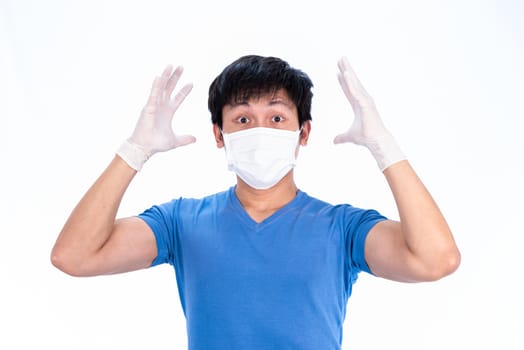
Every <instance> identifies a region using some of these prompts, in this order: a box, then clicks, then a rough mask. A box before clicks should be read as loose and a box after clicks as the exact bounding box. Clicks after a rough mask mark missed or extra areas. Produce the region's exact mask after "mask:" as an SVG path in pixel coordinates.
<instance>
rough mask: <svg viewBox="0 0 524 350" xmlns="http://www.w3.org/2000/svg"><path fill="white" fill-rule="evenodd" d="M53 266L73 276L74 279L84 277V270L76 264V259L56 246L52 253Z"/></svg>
mask: <svg viewBox="0 0 524 350" xmlns="http://www.w3.org/2000/svg"><path fill="white" fill-rule="evenodd" d="M51 264H52V265H53V266H54V267H56V268H57V269H58V270H60V271H62V272H64V273H66V274H68V275H70V276H73V277H84V276H86V275H85V274H84V273H82V269H81V268H80V266H79V264H78V263H76V262H75V259H73V258H72V257H70V256H68V254H67V253H66V252H64V251H62V250H61V249H58V248H57V247H56V246H55V247H54V248H53V250H52V251H51Z"/></svg>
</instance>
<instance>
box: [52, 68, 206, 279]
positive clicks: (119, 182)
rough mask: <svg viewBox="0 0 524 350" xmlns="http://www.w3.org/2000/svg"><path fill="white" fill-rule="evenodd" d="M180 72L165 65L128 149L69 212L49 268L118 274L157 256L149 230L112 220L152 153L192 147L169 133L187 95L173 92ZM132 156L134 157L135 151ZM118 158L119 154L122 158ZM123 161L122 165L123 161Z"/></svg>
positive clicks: (188, 138) (186, 91)
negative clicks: (175, 114)
mask: <svg viewBox="0 0 524 350" xmlns="http://www.w3.org/2000/svg"><path fill="white" fill-rule="evenodd" d="M182 72H183V68H182V67H181V66H179V67H177V68H176V69H175V70H174V71H173V67H172V66H171V65H167V66H166V68H165V69H164V71H163V73H162V74H161V75H160V76H157V77H156V78H155V80H154V82H153V86H152V87H151V93H150V95H149V99H148V101H147V103H146V105H145V107H144V108H143V110H142V113H141V115H140V118H139V120H138V122H137V124H136V127H135V130H134V132H133V134H132V136H131V137H130V138H129V139H128V140H127V141H126V144H128V146H130V147H131V148H132V149H133V151H132V153H129V148H126V149H124V150H120V151H119V152H120V153H118V152H117V155H116V156H115V157H114V158H113V160H112V161H111V163H110V164H109V166H108V167H107V168H106V169H105V171H104V172H103V173H102V175H100V177H99V178H98V179H97V180H96V182H95V183H94V184H93V185H92V186H91V188H90V189H89V190H88V191H87V193H86V194H85V195H84V197H83V198H82V199H81V200H80V202H79V203H78V205H77V206H76V207H75V209H74V210H73V212H72V213H71V215H70V216H69V219H68V220H67V222H66V223H65V225H64V227H63V229H62V231H61V232H60V234H59V236H58V239H57V241H56V243H55V245H54V247H53V250H52V252H51V262H52V264H53V265H54V266H56V267H57V268H58V269H60V270H62V271H64V272H66V273H68V274H70V275H73V276H94V275H104V274H114V273H122V272H128V271H133V270H138V269H142V268H146V267H149V266H150V265H151V263H152V261H153V260H154V259H155V258H156V256H157V254H158V252H157V247H156V240H155V237H154V234H153V232H152V230H151V229H150V227H149V226H148V225H147V224H146V223H145V222H144V221H143V220H141V219H139V218H137V217H129V218H124V219H118V220H116V214H117V211H118V208H119V206H120V202H121V201H122V197H123V196H124V193H125V191H126V189H127V187H128V186H129V184H130V183H131V181H132V180H133V178H134V177H135V175H136V173H137V170H139V169H140V168H141V167H142V165H143V164H144V163H145V162H146V161H147V159H149V157H151V156H152V155H153V154H154V153H156V152H163V151H168V150H171V149H174V148H176V147H179V146H184V145H187V144H190V143H193V142H195V140H196V139H195V137H193V136H191V135H177V134H175V133H174V132H173V130H172V128H171V123H172V120H173V116H174V113H175V111H176V110H177V108H178V106H179V105H180V104H181V103H182V102H183V101H184V99H185V98H186V96H187V95H188V94H189V92H190V91H191V89H192V84H186V85H184V86H183V87H182V88H181V89H180V90H179V91H178V92H177V93H176V94H174V95H173V91H174V89H175V87H176V85H177V82H178V80H179V78H180V76H181V75H182ZM137 150H138V151H137ZM122 152H123V153H122ZM126 158H127V159H126Z"/></svg>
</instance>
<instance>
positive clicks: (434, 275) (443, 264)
mask: <svg viewBox="0 0 524 350" xmlns="http://www.w3.org/2000/svg"><path fill="white" fill-rule="evenodd" d="M460 260H461V256H460V252H459V250H458V249H456V248H455V249H452V250H450V251H448V252H445V253H442V254H441V255H440V256H439V257H438V258H437V261H436V262H435V263H434V264H432V267H431V268H429V269H428V271H427V275H426V277H427V278H426V280H427V281H428V282H432V281H437V280H440V279H442V278H444V277H446V276H449V275H451V274H452V273H454V272H455V271H456V270H457V269H458V268H459V266H460Z"/></svg>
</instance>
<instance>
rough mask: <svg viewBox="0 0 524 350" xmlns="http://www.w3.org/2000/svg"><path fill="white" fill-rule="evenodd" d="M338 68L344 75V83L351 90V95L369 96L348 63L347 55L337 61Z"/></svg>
mask: <svg viewBox="0 0 524 350" xmlns="http://www.w3.org/2000/svg"><path fill="white" fill-rule="evenodd" d="M338 68H339V69H340V73H341V74H342V76H343V77H344V80H345V81H346V84H347V86H348V88H349V91H351V94H352V95H354V96H358V97H367V96H369V94H368V93H367V91H366V89H365V88H364V86H363V85H362V83H361V82H360V80H359V79H358V77H357V74H356V73H355V71H354V70H353V68H352V67H351V65H350V64H349V60H348V59H347V57H342V58H341V59H340V60H339V61H338Z"/></svg>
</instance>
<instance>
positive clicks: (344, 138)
mask: <svg viewBox="0 0 524 350" xmlns="http://www.w3.org/2000/svg"><path fill="white" fill-rule="evenodd" d="M338 67H339V74H338V79H339V82H340V85H341V87H342V90H343V91H344V94H345V95H346V97H347V99H348V101H349V102H350V104H351V107H352V109H353V112H354V116H355V118H354V121H353V124H352V125H351V127H350V128H349V129H348V130H347V131H346V132H344V133H342V134H340V135H337V137H336V138H335V140H334V142H335V143H343V142H352V143H355V144H358V145H363V146H366V147H367V148H368V149H369V150H370V151H371V153H372V154H373V156H374V157H375V159H376V160H377V164H378V165H379V167H380V169H381V170H382V171H383V174H384V176H385V177H386V180H387V182H388V184H389V187H390V189H391V192H392V194H393V197H394V199H395V202H396V205H397V209H398V213H399V217H400V222H399V221H393V220H386V221H382V222H380V223H378V224H376V225H375V226H374V227H373V228H372V229H371V231H370V232H369V234H368V237H367V239H366V243H365V248H364V250H365V256H366V261H367V263H368V266H369V268H370V270H371V271H372V272H373V273H374V274H375V275H377V276H380V277H384V278H387V279H391V280H396V281H402V282H422V281H434V280H438V279H440V278H442V277H444V276H446V275H448V274H450V273H452V272H453V271H455V270H456V269H457V268H458V266H459V264H460V253H459V250H458V248H457V246H456V244H455V241H454V239H453V235H452V234H451V231H450V229H449V227H448V224H447V223H446V220H445V219H444V216H443V215H442V213H441V212H440V210H439V208H438V206H437V204H436V203H435V201H434V200H433V198H432V197H431V195H430V193H429V192H428V190H427V189H426V187H425V186H424V184H423V183H422V181H421V180H420V179H419V178H418V176H417V174H416V173H415V171H414V170H413V168H412V167H411V165H410V164H409V162H408V161H407V160H406V159H405V156H404V155H403V154H402V152H401V151H400V149H399V147H398V146H397V145H396V142H395V141H394V139H393V137H392V136H391V134H390V133H389V131H387V129H386V128H385V126H384V124H383V123H382V119H381V118H380V115H379V113H378V111H377V109H376V106H375V103H374V101H373V98H372V97H371V96H370V95H369V94H368V92H367V91H366V89H365V88H364V87H363V85H362V83H361V82H360V80H359V79H358V77H357V76H356V74H355V72H354V71H353V68H352V67H351V65H350V64H349V61H348V60H347V58H345V57H343V58H342V59H341V60H339V62H338Z"/></svg>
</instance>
